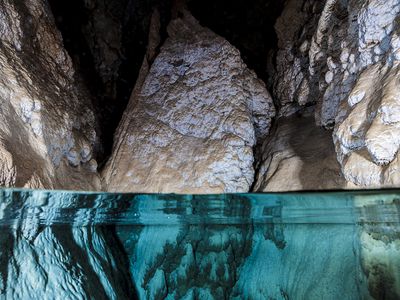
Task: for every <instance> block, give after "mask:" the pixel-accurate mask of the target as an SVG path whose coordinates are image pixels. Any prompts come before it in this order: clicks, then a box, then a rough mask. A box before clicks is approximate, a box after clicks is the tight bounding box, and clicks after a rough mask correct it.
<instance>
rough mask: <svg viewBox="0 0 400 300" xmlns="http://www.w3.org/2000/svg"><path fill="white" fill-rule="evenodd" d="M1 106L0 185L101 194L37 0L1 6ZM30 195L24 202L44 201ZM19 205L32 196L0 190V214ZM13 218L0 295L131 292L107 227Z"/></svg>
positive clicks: (93, 137) (2, 244)
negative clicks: (65, 225)
mask: <svg viewBox="0 0 400 300" xmlns="http://www.w3.org/2000/svg"><path fill="white" fill-rule="evenodd" d="M0 103H1V105H0V185H1V186H3V187H4V186H5V187H15V186H17V187H25V188H35V189H39V188H46V189H75V190H77V189H80V190H95V189H99V188H100V185H99V183H100V182H99V179H98V175H97V163H96V161H95V159H94V152H95V149H96V145H97V143H98V140H97V134H96V131H95V129H96V128H95V127H96V123H95V118H94V114H93V108H92V106H91V102H90V97H89V96H88V94H87V92H86V90H85V88H84V87H83V85H82V84H81V82H80V80H79V78H78V76H76V75H75V74H74V68H73V66H72V63H71V60H70V58H69V56H68V54H67V52H66V51H65V50H64V48H63V44H62V40H61V35H60V33H59V32H58V31H57V29H56V27H55V24H54V20H53V18H52V14H51V11H50V9H49V7H48V5H47V3H46V1H38V0H26V1H12V0H10V1H9V0H5V1H1V3H0ZM38 193H39V194H34V195H32V197H34V198H36V200H37V199H42V200H43V201H44V202H45V201H47V198H46V197H42V196H41V195H40V192H38ZM71 196H72V197H71ZM71 196H70V199H73V198H74V196H73V195H71ZM67 198H68V196H67V197H66V198H64V199H62V200H65V201H67V202H68V199H67ZM19 201H21V202H24V203H29V202H30V201H32V199H31V198H30V197H27V198H22V199H18V197H17V195H13V194H12V192H10V191H2V195H1V209H2V213H0V215H1V216H2V217H3V212H4V211H6V212H7V211H11V212H10V214H15V213H17V211H15V210H13V209H12V207H14V205H15V204H16V203H18V202H19ZM49 203H51V204H50V205H54V204H55V201H54V199H49ZM40 209H41V208H38V210H40ZM21 213H22V215H21V216H20V220H19V222H18V223H17V224H13V226H11V227H2V228H1V235H0V298H6V299H45V298H48V299H50V298H53V299H56V298H64V299H85V298H86V299H88V298H97V299H103V298H106V297H107V298H110V299H113V298H114V299H115V298H120V299H123V298H126V297H129V296H130V295H129V293H130V292H131V291H132V290H131V289H130V288H129V285H131V283H130V282H129V281H127V282H126V285H125V287H123V286H121V283H123V282H124V280H125V281H126V279H127V278H128V276H127V275H126V274H124V273H123V272H124V269H123V267H120V266H124V267H125V265H124V264H123V263H121V262H120V261H119V259H120V257H122V255H121V253H114V250H113V249H112V248H110V247H109V245H110V244H111V245H112V244H113V243H116V241H115V240H113V234H112V229H109V228H104V229H102V228H92V227H76V228H74V227H71V226H70V227H68V228H62V227H49V226H47V227H42V226H39V220H36V222H34V223H31V222H26V220H25V218H26V216H24V214H23V213H24V212H23V211H22V212H21ZM123 285H124V284H123Z"/></svg>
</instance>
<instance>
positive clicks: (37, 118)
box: [0, 0, 99, 190]
mask: <svg viewBox="0 0 400 300" xmlns="http://www.w3.org/2000/svg"><path fill="white" fill-rule="evenodd" d="M0 37H1V41H0V101H1V109H0V166H1V167H0V185H1V186H19V187H30V188H64V189H85V190H90V189H96V188H98V187H99V184H98V180H97V179H96V178H97V175H96V167H97V166H96V161H95V160H94V159H92V154H93V149H94V146H95V144H96V143H97V140H96V132H95V128H94V127H95V120H94V116H93V113H92V109H91V105H90V101H89V98H88V95H86V94H85V92H84V89H83V88H82V87H81V86H80V83H79V81H78V80H76V79H75V75H74V70H73V67H72V64H71V61H70V58H69V57H68V55H67V53H66V51H65V50H64V49H63V46H62V41H61V36H60V34H59V32H58V31H57V30H56V29H55V25H54V21H53V19H52V15H51V12H50V11H49V7H48V6H47V5H46V3H45V2H44V1H36V0H27V1H17V2H16V1H8V0H6V1H2V2H1V3H0Z"/></svg>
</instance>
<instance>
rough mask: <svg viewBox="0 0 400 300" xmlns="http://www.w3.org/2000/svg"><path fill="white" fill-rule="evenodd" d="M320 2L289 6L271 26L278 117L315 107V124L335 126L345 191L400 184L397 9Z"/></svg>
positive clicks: (374, 3) (394, 4) (392, 4)
mask: <svg viewBox="0 0 400 300" xmlns="http://www.w3.org/2000/svg"><path fill="white" fill-rule="evenodd" d="M321 4H322V3H321V2H320V1H312V0H309V1H289V2H288V4H287V6H286V7H285V10H284V12H283V14H282V16H281V17H280V18H279V19H278V21H277V23H276V28H277V32H278V39H279V42H278V45H279V48H278V51H277V55H276V64H275V66H276V67H275V69H274V70H273V74H274V75H273V78H274V85H273V96H274V97H277V100H279V102H280V105H281V107H282V108H283V109H281V110H280V115H283V116H284V115H291V114H293V113H294V112H296V111H298V110H299V109H301V107H302V106H305V105H307V104H315V105H316V109H315V121H316V124H317V125H318V126H322V127H325V128H333V141H334V144H335V148H336V153H337V159H338V161H339V163H340V164H341V170H342V173H343V176H344V177H345V179H346V180H347V182H348V184H347V186H348V187H351V188H354V187H369V188H372V187H393V186H398V184H399V181H398V175H397V174H398V157H397V156H398V149H399V143H398V138H399V132H398V128H399V122H398V119H397V117H396V115H397V106H398V100H397V97H398V96H397V94H398V92H397V87H396V86H397V84H396V82H397V76H398V75H397V69H398V66H397V65H398V57H397V56H398V54H397V52H398V49H399V48H398V47H399V46H398V33H397V32H398V28H397V27H398V24H397V23H398V22H397V17H398V14H399V5H400V4H399V2H398V1H379V0H371V1H345V0H343V1H326V2H325V3H324V5H321ZM298 12H301V13H300V14H299V13H298ZM291 24H295V28H294V29H293V28H292V26H291ZM299 107H300V108H299Z"/></svg>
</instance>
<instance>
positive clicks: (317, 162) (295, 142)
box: [254, 116, 346, 192]
mask: <svg viewBox="0 0 400 300" xmlns="http://www.w3.org/2000/svg"><path fill="white" fill-rule="evenodd" d="M260 156H261V157H260V162H259V165H258V174H257V176H256V180H255V185H254V191H258V192H269V191H294V190H298V191H300V190H327V189H339V188H342V187H343V186H345V185H346V181H345V179H344V177H343V175H342V174H341V171H340V165H339V163H338V162H337V160H336V153H335V147H334V145H333V142H332V133H331V131H327V130H324V129H322V128H319V127H317V126H316V125H315V122H314V118H313V117H312V116H308V117H300V116H291V117H286V118H280V119H279V120H278V121H277V123H276V124H275V126H274V128H273V129H272V130H271V134H270V136H269V137H268V138H267V139H266V140H265V142H264V144H263V146H262V148H261V154H260Z"/></svg>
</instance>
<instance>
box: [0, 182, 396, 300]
mask: <svg viewBox="0 0 400 300" xmlns="http://www.w3.org/2000/svg"><path fill="white" fill-rule="evenodd" d="M0 230H1V231H2V233H3V234H2V235H1V236H0V275H1V276H0V298H2V297H4V298H6V299H8V298H10V299H16V298H18V299H54V298H59V299H66V298H68V299H69V298H70V299H88V298H92V299H128V298H129V299H400V191H397V190H386V191H355V192H324V193H270V194H231V195H174V194H168V195H165V194H159V195H157V194H109V193H75V192H67V191H37V190H18V189H3V190H1V191H0Z"/></svg>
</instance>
